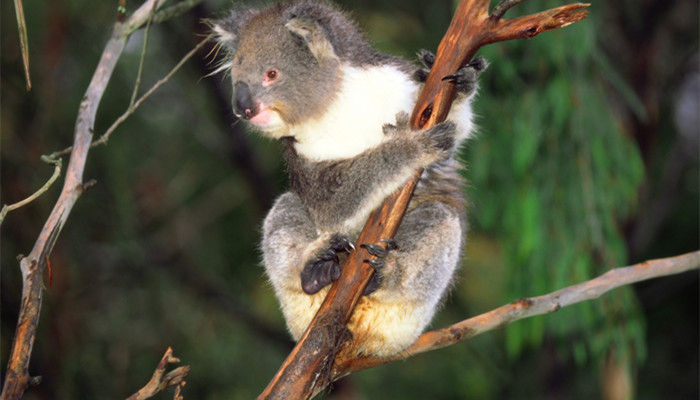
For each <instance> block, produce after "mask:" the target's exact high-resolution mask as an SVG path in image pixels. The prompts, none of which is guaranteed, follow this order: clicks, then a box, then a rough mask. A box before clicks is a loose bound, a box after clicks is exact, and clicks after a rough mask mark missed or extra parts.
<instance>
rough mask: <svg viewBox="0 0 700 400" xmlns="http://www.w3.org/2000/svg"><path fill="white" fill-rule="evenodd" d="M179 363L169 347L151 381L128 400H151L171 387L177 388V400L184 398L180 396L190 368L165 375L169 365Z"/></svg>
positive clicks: (176, 369) (180, 368)
mask: <svg viewBox="0 0 700 400" xmlns="http://www.w3.org/2000/svg"><path fill="white" fill-rule="evenodd" d="M179 362H180V359H178V358H177V357H175V356H173V350H172V349H171V348H170V347H168V350H166V352H165V355H163V358H161V360H160V362H159V363H158V366H157V367H156V369H155V371H154V372H153V376H152V377H151V380H150V381H148V383H147V384H146V386H144V387H142V388H141V389H139V391H138V392H136V393H134V394H132V395H131V396H129V397H128V398H127V400H144V399H149V398H151V397H153V396H155V395H156V394H157V393H160V392H162V391H163V390H165V389H167V388H169V387H171V386H175V387H176V392H175V399H178V398H182V397H181V396H180V390H181V388H182V387H183V386H185V384H186V382H185V378H187V374H189V373H190V367H189V366H188V365H185V366H182V367H178V368H175V369H174V370H172V371H170V372H168V373H167V374H166V373H165V369H166V368H167V367H168V364H173V363H179Z"/></svg>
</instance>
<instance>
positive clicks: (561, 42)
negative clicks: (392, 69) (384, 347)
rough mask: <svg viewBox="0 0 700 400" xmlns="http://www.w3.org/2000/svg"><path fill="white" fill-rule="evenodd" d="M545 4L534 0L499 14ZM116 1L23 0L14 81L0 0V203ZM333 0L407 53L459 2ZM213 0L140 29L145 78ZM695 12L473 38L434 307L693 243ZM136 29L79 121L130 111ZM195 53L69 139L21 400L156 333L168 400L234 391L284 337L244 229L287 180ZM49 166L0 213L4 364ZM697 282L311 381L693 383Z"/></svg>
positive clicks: (527, 394) (534, 290)
mask: <svg viewBox="0 0 700 400" xmlns="http://www.w3.org/2000/svg"><path fill="white" fill-rule="evenodd" d="M562 4H564V2H560V1H544V0H529V1H527V2H525V3H524V4H521V5H519V6H517V7H516V8H514V9H512V10H511V11H509V13H508V14H507V15H506V16H507V17H514V16H517V15H523V14H527V13H533V12H536V11H539V10H543V9H545V8H550V7H556V6H558V5H562ZM116 5H117V2H116V1H103V2H91V1H86V0H55V1H51V2H45V3H44V2H42V3H33V2H27V1H25V14H26V19H27V24H28V34H29V49H30V62H31V73H32V79H33V86H34V87H33V90H32V91H31V92H26V91H25V89H24V87H25V83H24V74H23V71H22V64H21V57H20V50H19V40H18V35H17V27H16V23H15V18H14V9H13V6H12V2H10V1H4V2H2V4H1V5H0V7H2V8H1V12H2V14H1V15H2V24H1V25H0V29H1V33H2V37H1V39H0V40H1V49H2V53H1V55H2V57H1V65H0V68H1V70H2V76H1V86H0V89H1V90H0V107H1V109H0V112H1V117H2V119H1V125H0V128H1V129H2V138H1V139H2V141H1V143H0V144H1V154H0V155H1V160H0V162H1V174H2V176H1V178H2V194H1V197H0V200H1V202H2V203H3V204H9V203H14V202H16V201H19V200H21V199H23V198H25V197H26V196H28V195H29V194H31V193H32V192H33V191H34V190H36V189H37V188H38V187H40V186H41V185H42V184H43V183H44V182H45V180H46V179H48V177H49V176H50V175H51V172H52V170H53V168H52V167H50V166H47V165H46V164H44V163H42V162H41V161H40V159H39V157H40V156H41V155H42V154H48V153H51V152H53V151H56V150H60V149H63V148H65V147H67V146H69V145H70V144H71V143H72V136H73V129H74V124H75V118H76V115H77V109H78V104H79V102H80V99H81V98H82V96H83V95H84V92H85V89H86V87H87V85H88V82H89V80H90V78H91V76H92V73H93V72H94V68H95V65H96V63H97V60H98V59H99V56H100V53H101V51H102V49H103V47H104V44H105V42H106V40H107V38H108V36H109V32H110V29H111V26H112V23H113V21H114V17H115V10H116ZM138 5H140V2H138V1H133V0H130V1H128V2H127V9H128V10H129V11H133V10H134V9H135V8H136V7H138ZM342 5H343V7H344V8H346V9H348V10H351V11H352V13H353V15H354V16H355V17H356V19H357V20H358V21H359V23H360V25H361V26H362V27H363V29H364V30H365V31H366V32H367V34H368V37H370V38H371V40H372V42H373V43H375V45H376V46H377V47H378V48H379V49H381V50H382V51H386V52H390V53H394V54H399V55H403V56H406V57H413V54H415V52H416V51H417V50H418V49H420V48H426V49H432V50H434V49H435V48H436V47H437V43H438V42H439V40H440V38H441V37H442V34H443V33H444V31H445V29H446V27H447V25H448V24H449V21H450V19H451V16H452V10H453V7H454V5H455V3H454V2H452V1H430V2H426V1H418V0H413V1H412V0H400V1H399V0H372V1H365V0H358V1H347V2H345V3H342ZM230 6H231V2H230V1H228V0H226V1H223V0H222V1H213V0H212V1H209V0H207V1H205V2H203V3H202V4H200V5H199V6H197V7H196V8H195V9H193V10H191V11H190V12H188V13H186V14H184V15H182V16H180V17H177V18H175V19H172V20H169V21H167V22H165V23H163V24H159V25H156V26H154V27H153V29H152V31H151V39H150V42H149V47H148V55H147V58H146V61H145V70H144V86H142V87H143V88H147V87H149V86H150V85H151V84H152V83H154V82H155V81H156V80H157V79H159V78H160V77H161V76H163V75H164V74H165V73H166V72H167V71H169V69H170V68H171V67H172V66H173V65H174V64H175V63H177V61H178V60H179V59H180V58H181V57H182V56H183V55H184V54H185V53H186V52H187V51H189V49H190V48H191V47H192V46H193V45H194V44H195V43H196V41H197V40H199V39H200V38H201V37H202V35H203V34H204V30H205V28H204V27H203V26H202V24H201V23H200V22H199V21H200V20H201V19H202V18H205V17H211V16H217V15H221V14H222V13H223V12H225V10H226V9H227V8H228V7H230ZM698 13H699V11H698V2H697V1H692V0H685V1H675V2H673V1H666V0H644V1H630V0H624V1H615V2H603V1H601V2H595V3H594V4H593V5H592V6H591V7H590V16H589V18H588V19H587V20H585V21H584V22H581V23H577V24H575V25H572V26H569V27H567V28H565V29H563V30H559V31H555V32H547V33H544V34H542V35H540V36H537V37H536V38H534V39H532V40H528V41H511V42H507V43H500V44H494V45H490V46H488V47H487V48H484V49H482V50H481V51H480V54H481V55H483V56H484V57H486V58H487V59H488V60H489V61H490V63H491V65H490V67H489V68H488V70H486V71H485V72H484V73H483V74H482V80H481V91H480V95H479V96H478V98H477V100H476V102H475V105H474V108H475V110H476V113H477V114H478V119H477V123H478V126H479V130H478V133H477V134H476V136H475V138H474V139H473V140H472V141H470V143H469V144H468V145H467V146H466V147H465V148H464V150H463V153H462V154H461V158H463V159H464V165H465V174H466V176H467V178H468V180H469V185H468V187H467V188H466V189H465V192H466V193H467V195H468V198H469V204H470V206H469V220H470V224H471V232H470V234H469V243H468V244H467V247H466V253H465V259H464V263H463V268H462V270H461V271H460V276H459V279H458V281H457V284H456V285H455V287H454V288H453V289H452V291H451V292H450V295H449V296H448V299H447V301H446V305H445V307H444V309H443V310H442V311H441V312H440V313H439V315H438V317H437V318H436V320H435V322H434V323H433V326H434V327H439V326H443V325H446V324H449V323H452V322H456V321H459V320H461V319H464V318H467V317H469V316H473V315H476V314H479V313H482V312H485V311H488V310H490V309H493V308H495V307H498V306H500V305H503V304H505V303H507V302H510V301H512V300H514V299H517V298H519V297H526V296H536V295H541V294H545V293H547V292H550V291H553V290H556V289H559V288H562V287H565V286H567V285H570V284H573V283H577V282H581V281H584V280H586V279H590V278H592V277H594V276H596V275H598V274H601V273H603V272H604V271H606V270H607V269H608V268H610V267H615V266H623V265H627V264H630V263H635V262H638V261H642V260H646V259H650V258H657V257H666V256H672V255H677V254H680V253H684V252H688V251H693V250H696V249H697V248H698V243H699V242H700V237H699V236H700V235H699V228H698V226H699V216H698V208H699V207H698V204H699V199H698V192H699V184H698V183H699V182H700V176H699V174H698V131H697V130H698V126H699V123H698V108H699V106H698V105H699V104H700V102H699V99H698V98H699V93H700V71H699V66H698V31H699V29H698ZM142 41H143V32H140V33H136V34H135V35H134V36H133V37H132V38H131V39H130V41H129V43H128V45H127V49H126V51H125V53H124V54H123V55H122V58H121V60H120V61H119V65H118V67H117V70H116V71H115V74H114V76H113V78H112V81H111V83H110V85H109V87H108V89H107V92H106V95H105V97H104V99H103V101H102V104H101V106H100V109H99V112H98V119H97V123H96V126H95V129H96V134H98V135H99V134H101V133H102V132H104V131H105V129H107V128H108V127H109V125H111V123H112V121H114V119H115V118H117V117H118V116H119V115H120V114H121V113H122V112H123V111H124V109H125V108H126V106H127V105H128V102H129V99H130V97H131V90H132V87H133V83H134V80H135V77H136V71H137V67H138V61H139V56H140V53H141V46H142ZM207 52H208V50H203V51H202V52H201V54H200V55H198V56H196V57H195V58H194V59H192V60H191V61H190V62H188V63H187V64H186V65H185V66H184V67H183V69H182V70H181V71H180V72H179V73H177V75H176V76H175V77H174V78H173V79H172V80H171V81H170V82H169V83H168V84H166V85H165V86H164V87H162V88H161V89H160V90H159V91H158V92H157V93H156V94H155V95H154V96H153V97H151V98H150V99H149V100H148V101H146V102H145V103H144V104H143V105H142V107H141V108H140V109H139V110H138V111H137V113H136V114H135V115H133V116H132V117H131V118H130V119H129V120H128V121H127V122H126V123H124V124H123V125H122V126H120V127H119V128H118V129H117V131H116V132H115V133H114V135H113V136H112V138H111V140H110V141H109V143H108V145H107V146H102V147H98V148H95V149H93V150H92V151H91V152H90V154H89V158H88V163H87V169H86V173H85V177H86V179H95V180H96V181H97V184H96V185H95V186H94V187H92V188H91V189H90V190H89V191H87V192H86V193H85V194H84V195H83V196H82V197H81V198H80V199H79V201H78V202H77V204H76V207H75V208H74V209H73V212H72V214H71V216H70V218H69V219H68V223H67V224H66V226H65V228H64V229H63V232H62V233H61V236H60V237H59V240H58V243H57V245H56V247H55V249H54V251H53V253H52V256H51V266H52V271H53V279H52V285H51V287H49V288H47V290H46V292H45V297H44V303H43V309H42V314H41V320H40V324H39V331H38V336H37V340H36V344H35V348H34V353H33V356H32V362H31V369H30V373H31V374H33V375H41V376H43V382H42V383H41V385H40V386H39V387H37V388H33V389H31V390H29V391H28V392H27V393H26V395H25V397H24V398H26V399H115V398H125V397H127V396H128V395H130V394H131V393H133V392H135V391H136V390H137V389H138V388H140V387H141V386H143V385H144V384H145V383H146V382H147V381H148V379H149V378H150V376H151V373H152V372H153V369H154V367H155V365H156V364H157V362H158V360H159V359H160V357H161V356H162V354H163V353H164V352H165V349H166V348H167V347H168V346H171V347H173V349H174V352H175V355H176V356H178V357H180V358H181V359H182V362H183V364H188V365H191V366H192V372H191V373H190V375H189V378H188V380H187V386H186V387H185V390H184V395H185V398H186V399H248V398H252V397H254V396H255V395H257V394H258V393H259V392H260V391H262V389H263V388H264V386H265V385H266V383H267V382H268V380H269V379H270V378H271V377H272V375H273V374H274V372H275V371H276V370H277V367H278V366H279V364H280V363H281V362H282V361H283V359H284V358H285V356H286V354H287V352H288V351H289V350H290V349H291V346H292V343H291V341H290V340H289V338H288V336H287V334H286V332H285V328H284V323H283V320H282V316H281V313H280V312H279V310H278V306H277V302H276V299H275V298H274V294H273V292H272V289H271V287H270V286H269V285H268V284H267V283H266V281H265V277H264V275H263V269H262V267H261V265H260V254H259V249H258V242H259V239H260V224H261V220H262V218H263V217H264V215H265V212H266V210H267V209H268V207H269V206H270V204H271V202H272V201H273V199H274V198H275V196H276V195H278V194H279V193H281V192H282V191H283V190H285V187H286V185H287V184H286V177H285V173H284V167H283V165H282V164H281V161H280V159H281V157H280V148H279V146H278V145H277V144H276V143H273V142H270V141H267V140H262V139H260V138H258V137H257V136H256V135H254V134H249V133H247V132H245V131H244V130H243V127H242V126H241V125H240V124H238V123H236V122H235V120H234V117H233V115H232V112H231V111H230V106H229V100H228V98H229V96H230V90H229V87H228V81H227V80H226V79H224V78H223V77H221V76H216V77H205V75H206V74H207V73H208V72H210V71H211V69H212V57H211V56H209V57H208V56H207ZM143 90H145V89H142V91H143ZM66 162H67V159H66ZM61 184H62V180H61V181H59V182H58V183H57V184H56V185H54V187H53V188H52V189H51V190H50V191H49V192H48V193H46V194H45V195H43V196H42V197H41V198H40V199H39V200H37V201H35V202H34V203H32V204H30V205H28V206H26V207H24V208H22V209H20V210H18V211H15V212H12V213H10V214H9V215H8V217H7V218H6V220H5V222H4V223H3V225H2V227H1V228H0V229H1V233H2V237H1V238H2V242H1V247H0V249H1V254H2V259H1V262H2V264H1V266H2V269H1V273H2V275H1V278H2V279H1V284H2V287H1V292H0V293H1V296H2V297H1V300H2V303H1V311H2V327H1V329H2V330H1V335H2V337H1V340H0V353H1V354H2V358H1V359H0V366H1V368H2V379H4V374H5V369H6V366H7V354H8V352H9V348H10V345H11V340H12V338H13V335H14V329H15V323H16V319H17V313H18V310H19V299H20V295H21V276H20V272H19V266H18V262H17V259H16V257H17V256H18V255H19V254H27V253H29V252H30V250H31V248H32V246H33V244H34V241H35V240H36V237H37V235H38V233H39V231H40V229H41V227H42V225H43V223H44V221H45V220H46V218H47V216H48V214H49V212H50V210H51V208H52V207H53V204H54V202H55V200H56V198H57V196H58V193H59V192H60V186H61ZM698 297H699V296H698V274H697V273H696V272H691V273H686V274H683V275H679V276H673V277H668V278H663V279H657V280H653V281H650V282H645V283H641V284H638V285H635V286H633V287H627V288H622V289H618V290H616V291H614V292H612V293H609V294H606V295H604V296H603V297H601V298H600V299H598V300H595V301H591V302H587V303H584V304H579V305H576V306H573V307H570V308H567V309H563V310H561V311H559V312H557V313H555V314H552V315H548V316H543V317H537V318H533V319H529V320H525V321H520V322H516V323H514V324H512V325H510V326H508V327H507V328H505V329H503V330H499V331H494V332H489V333H486V334H484V335H481V336H479V337H476V338H474V339H472V340H469V341H466V342H463V343H460V344H458V345H455V346H452V347H449V348H446V349H443V350H439V351H435V352H432V353H429V354H425V355H420V356H417V357H414V358H411V359H409V360H408V361H405V362H398V363H393V364H390V365H385V366H382V367H378V368H374V369H371V370H367V371H363V372H361V373H358V374H356V375H353V376H351V377H349V378H347V379H345V380H343V381H341V382H339V383H338V384H336V391H335V392H334V393H333V394H332V395H330V396H328V397H329V398H336V399H340V398H343V399H384V398H403V399H462V398H472V399H599V398H608V399H613V398H624V397H613V396H612V393H615V392H616V391H617V392H621V393H623V396H624V394H625V393H626V394H627V395H631V396H633V397H634V398H638V399H659V398H666V399H697V398H698V396H699V393H698V387H699V378H698V377H699V375H700V372H699V370H698V365H699V363H700V361H699V358H698V353H699V348H698V347H699V342H700V339H699V332H698V327H699V325H700V324H699V318H698V314H699V311H698ZM626 388H629V389H626ZM157 398H162V399H166V398H172V393H171V392H168V393H164V394H161V395H160V396H159V397H157Z"/></svg>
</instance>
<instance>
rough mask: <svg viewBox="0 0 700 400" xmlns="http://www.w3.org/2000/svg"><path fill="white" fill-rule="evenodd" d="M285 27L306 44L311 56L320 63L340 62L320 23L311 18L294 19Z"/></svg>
mask: <svg viewBox="0 0 700 400" xmlns="http://www.w3.org/2000/svg"><path fill="white" fill-rule="evenodd" d="M285 27H286V28H287V29H288V30H289V31H290V32H292V33H293V34H295V35H297V36H299V37H301V38H302V39H303V40H304V42H306V45H307V46H308V47H309V50H310V51H311V54H313V56H314V57H315V58H316V60H318V61H319V62H320V61H328V60H338V55H337V54H336V53H335V50H334V49H333V45H332V44H331V42H330V41H329V40H328V37H327V36H326V32H325V31H324V29H323V27H322V26H321V25H319V23H318V22H316V21H314V20H312V19H309V18H303V17H294V18H292V19H291V20H289V22H287V24H286V25H285Z"/></svg>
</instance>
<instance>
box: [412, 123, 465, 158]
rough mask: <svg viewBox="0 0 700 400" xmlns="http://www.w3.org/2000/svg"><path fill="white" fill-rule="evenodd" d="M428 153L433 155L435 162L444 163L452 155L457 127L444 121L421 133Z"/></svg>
mask: <svg viewBox="0 0 700 400" xmlns="http://www.w3.org/2000/svg"><path fill="white" fill-rule="evenodd" d="M421 133H423V135H424V144H425V145H426V146H427V148H428V152H429V153H430V154H433V155H434V156H435V158H436V161H445V160H447V159H448V158H450V156H451V155H452V152H453V151H454V148H455V135H456V133H457V127H456V125H455V124H454V123H453V122H450V121H444V122H440V123H439V124H437V125H435V126H433V127H432V128H428V129H425V130H423V131H421Z"/></svg>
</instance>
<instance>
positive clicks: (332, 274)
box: [301, 235, 355, 294]
mask: <svg viewBox="0 0 700 400" xmlns="http://www.w3.org/2000/svg"><path fill="white" fill-rule="evenodd" d="M354 249H355V246H353V244H352V243H350V241H349V240H348V239H347V238H346V237H344V236H340V235H335V236H333V237H332V238H331V240H330V243H329V246H328V248H327V249H326V250H324V251H322V252H321V253H320V254H319V255H318V256H316V257H315V258H312V259H311V260H309V261H308V262H307V263H306V265H305V266H304V269H303V270H302V271H301V289H302V290H303V291H304V293H306V294H314V293H316V292H318V291H319V290H321V289H323V288H324V287H325V286H326V285H328V284H329V283H331V282H333V281H335V280H337V279H338V278H340V259H339V257H338V253H341V252H348V253H349V252H351V251H352V250H354Z"/></svg>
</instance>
